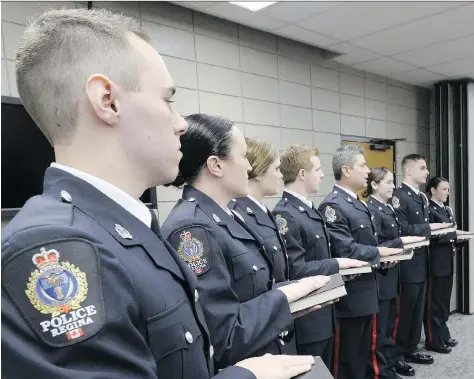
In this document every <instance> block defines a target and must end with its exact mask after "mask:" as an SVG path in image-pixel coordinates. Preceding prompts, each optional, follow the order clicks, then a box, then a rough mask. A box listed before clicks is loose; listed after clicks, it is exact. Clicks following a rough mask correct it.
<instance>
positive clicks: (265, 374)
mask: <svg viewBox="0 0 474 379" xmlns="http://www.w3.org/2000/svg"><path fill="white" fill-rule="evenodd" d="M313 364H314V358H313V357H312V356H305V355H271V354H265V355H264V356H263V357H258V358H249V359H245V360H243V361H242V362H238V363H236V366H240V367H243V368H246V369H247V370H249V371H251V372H252V373H253V374H254V375H255V377H256V378H257V379H291V378H293V377H295V376H297V375H300V374H303V373H305V372H307V371H309V370H311V366H312V365H313Z"/></svg>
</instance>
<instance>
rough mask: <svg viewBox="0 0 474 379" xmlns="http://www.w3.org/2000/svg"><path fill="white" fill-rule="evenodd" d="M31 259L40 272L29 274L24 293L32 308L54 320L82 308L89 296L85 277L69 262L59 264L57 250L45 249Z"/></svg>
mask: <svg viewBox="0 0 474 379" xmlns="http://www.w3.org/2000/svg"><path fill="white" fill-rule="evenodd" d="M32 260H33V263H34V264H35V265H36V266H37V267H38V270H35V271H34V272H33V273H32V274H31V275H30V280H29V282H28V285H27V286H26V290H25V293H26V296H28V299H29V300H30V302H31V304H32V305H33V307H35V308H36V310H38V311H39V312H41V313H43V314H50V315H51V316H53V317H57V316H59V315H60V314H62V313H69V312H70V311H71V310H76V309H79V308H80V307H81V303H82V302H83V301H84V300H85V299H86V297H87V291H88V286H87V278H86V274H85V273H83V272H82V271H81V270H79V268H77V267H75V266H74V265H72V264H70V263H69V262H63V263H61V264H60V263H59V252H58V251H57V250H55V249H51V250H48V251H46V249H45V248H44V247H42V248H41V250H40V253H38V254H35V255H33V258H32Z"/></svg>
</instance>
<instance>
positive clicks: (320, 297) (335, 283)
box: [290, 274, 347, 314]
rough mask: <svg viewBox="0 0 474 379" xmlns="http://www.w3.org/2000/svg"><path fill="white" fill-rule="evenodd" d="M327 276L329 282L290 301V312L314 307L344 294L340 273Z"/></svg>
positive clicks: (344, 288)
mask: <svg viewBox="0 0 474 379" xmlns="http://www.w3.org/2000/svg"><path fill="white" fill-rule="evenodd" d="M329 278H330V280H329V282H328V283H327V284H326V285H324V286H323V287H321V288H319V289H317V290H316V291H313V292H311V293H310V294H308V295H306V296H304V297H302V298H300V299H298V300H295V301H294V302H292V303H290V311H291V313H292V314H294V313H296V312H300V311H302V310H305V309H308V308H312V307H315V306H316V305H322V304H325V303H328V302H330V301H334V300H337V299H339V298H340V297H343V296H346V295H347V292H346V287H345V286H344V280H343V279H342V276H341V274H334V275H330V276H329Z"/></svg>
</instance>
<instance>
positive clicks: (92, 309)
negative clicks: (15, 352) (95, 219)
mask: <svg viewBox="0 0 474 379" xmlns="http://www.w3.org/2000/svg"><path fill="white" fill-rule="evenodd" d="M2 276H3V280H2V286H3V287H4V289H5V291H6V292H7V293H8V294H9V295H10V297H11V298H12V299H13V300H14V302H15V304H16V306H17V307H18V308H19V310H20V312H21V313H23V315H24V316H25V318H26V319H27V321H28V323H29V324H30V326H31V327H32V328H33V330H34V331H35V333H36V334H37V335H38V336H39V337H40V338H41V339H42V340H43V341H44V342H45V343H47V344H48V345H51V346H54V347H64V346H69V345H72V344H74V343H77V342H80V341H82V340H84V339H87V338H90V337H92V336H93V335H94V334H96V333H97V332H98V331H99V330H100V329H101V328H102V327H103V325H104V323H105V310H104V302H103V295H102V286H101V277H100V269H99V258H98V253H97V250H96V248H95V247H94V246H93V245H92V244H91V243H90V242H88V241H85V240H78V239H77V240H76V239H64V240H57V241H51V242H47V243H45V244H42V245H38V246H34V247H28V248H27V249H25V250H23V251H20V252H18V253H16V254H15V255H14V256H13V257H12V258H11V259H10V260H8V261H7V262H6V263H5V265H4V267H3V269H2Z"/></svg>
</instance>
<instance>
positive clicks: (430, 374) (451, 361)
mask: <svg viewBox="0 0 474 379" xmlns="http://www.w3.org/2000/svg"><path fill="white" fill-rule="evenodd" d="M448 325H449V330H450V331H451V337H453V338H456V339H457V340H458V341H459V344H458V346H456V347H455V348H454V349H453V351H452V352H451V354H437V353H432V352H428V353H429V354H433V356H434V359H435V363H434V364H432V365H428V366H424V365H413V367H414V368H415V370H416V376H415V377H414V378H415V379H474V316H466V315H459V314H453V315H451V316H450V318H449V321H448ZM422 339H423V341H421V343H420V348H421V347H423V349H421V350H422V351H425V350H424V345H425V342H424V333H423V338H422ZM403 378H407V377H403Z"/></svg>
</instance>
